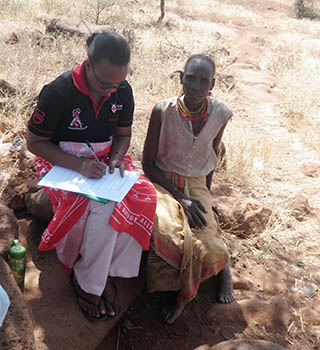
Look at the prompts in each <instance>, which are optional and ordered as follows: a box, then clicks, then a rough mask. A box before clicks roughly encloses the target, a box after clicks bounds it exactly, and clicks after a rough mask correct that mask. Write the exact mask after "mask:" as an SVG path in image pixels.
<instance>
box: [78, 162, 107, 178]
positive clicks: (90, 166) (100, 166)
mask: <svg viewBox="0 0 320 350" xmlns="http://www.w3.org/2000/svg"><path fill="white" fill-rule="evenodd" d="M106 167H107V166H106V164H105V163H103V162H97V161H96V160H93V159H86V160H84V161H83V162H82V165H81V168H80V171H79V172H80V173H81V174H82V175H83V176H85V177H87V178H88V179H100V178H102V176H103V175H105V173H106Z"/></svg>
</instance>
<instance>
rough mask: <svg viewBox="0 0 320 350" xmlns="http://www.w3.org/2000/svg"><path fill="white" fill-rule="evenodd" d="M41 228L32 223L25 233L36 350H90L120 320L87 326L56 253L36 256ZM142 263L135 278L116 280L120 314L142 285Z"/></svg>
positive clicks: (37, 223)
mask: <svg viewBox="0 0 320 350" xmlns="http://www.w3.org/2000/svg"><path fill="white" fill-rule="evenodd" d="M42 231H43V225H40V223H39V222H36V221H33V222H32V224H30V225H29V231H28V232H26V237H29V240H28V248H27V249H28V250H27V251H28V255H29V257H30V259H29V260H28V267H27V273H26V280H25V297H26V298H27V300H28V301H29V304H30V307H31V311H32V314H33V317H34V321H35V324H36V325H37V328H38V329H39V330H40V331H39V330H38V331H37V332H35V342H36V345H37V350H48V349H68V350H69V349H77V350H88V349H89V350H91V349H95V348H96V347H98V345H100V343H101V342H102V341H103V339H104V338H105V337H106V336H107V334H108V333H109V332H110V331H111V329H112V328H113V327H114V326H115V325H116V324H117V322H118V321H119V319H120V317H117V318H115V319H110V320H105V321H101V322H90V321H88V320H87V319H86V318H85V317H84V316H83V315H82V313H81V311H80V309H79V306H78V303H77V299H76V295H75V293H74V291H73V289H72V287H71V283H70V280H69V277H68V275H67V274H66V272H65V271H64V269H63V267H62V266H61V264H60V262H59V261H58V259H57V257H56V253H55V252H53V251H52V252H39V251H38V249H37V246H38V244H39V237H40V235H41V233H42ZM144 265H145V264H144V263H142V267H141V273H140V276H139V277H137V278H128V279H117V284H118V294H119V299H120V303H121V308H122V311H121V314H123V313H124V312H125V311H126V309H127V308H128V307H129V305H130V304H131V303H132V302H133V300H134V299H135V298H136V297H137V296H138V294H139V293H141V291H142V290H143V287H144V285H145V275H144Z"/></svg>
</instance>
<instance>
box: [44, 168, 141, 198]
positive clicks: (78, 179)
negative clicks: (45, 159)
mask: <svg viewBox="0 0 320 350" xmlns="http://www.w3.org/2000/svg"><path fill="white" fill-rule="evenodd" d="M139 176H140V173H139V172H136V171H127V170H125V172H124V177H121V175H120V171H119V169H118V168H116V169H115V171H114V173H113V174H109V167H107V168H106V175H104V176H103V177H102V178H101V179H88V178H86V177H84V176H82V175H81V174H80V173H78V172H77V171H73V170H70V169H66V168H63V167H60V166H57V165H56V166H54V167H53V168H52V169H51V170H50V171H49V172H48V173H47V174H46V175H45V176H44V177H43V178H42V179H41V180H40V182H39V185H41V186H46V187H53V188H58V189H60V190H66V191H70V192H76V193H80V194H85V195H89V196H94V197H100V198H105V199H109V200H112V201H115V202H121V201H122V199H123V198H124V197H125V196H126V194H127V193H128V192H129V190H130V189H131V187H132V186H133V185H134V184H135V182H136V181H137V179H138V178H139Z"/></svg>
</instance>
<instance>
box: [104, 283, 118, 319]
mask: <svg viewBox="0 0 320 350" xmlns="http://www.w3.org/2000/svg"><path fill="white" fill-rule="evenodd" d="M109 281H111V282H112V286H113V288H114V297H113V300H112V301H110V300H109V299H107V298H106V297H105V296H104V295H103V294H102V295H101V298H102V300H103V302H104V303H105V305H106V304H108V305H110V306H111V307H112V309H113V311H114V313H115V314H114V315H113V316H110V315H108V318H109V319H113V318H115V317H117V316H119V314H120V313H121V305H119V310H118V312H116V300H117V296H118V289H117V285H116V283H115V282H114V281H113V280H112V279H111V278H110V279H109Z"/></svg>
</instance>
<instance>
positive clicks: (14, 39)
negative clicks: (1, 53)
mask: <svg viewBox="0 0 320 350" xmlns="http://www.w3.org/2000/svg"><path fill="white" fill-rule="evenodd" d="M4 42H5V43H6V44H8V45H14V44H17V43H18V42H19V39H18V36H17V34H16V33H15V32H12V33H8V34H7V35H6V36H5V38H4Z"/></svg>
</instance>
